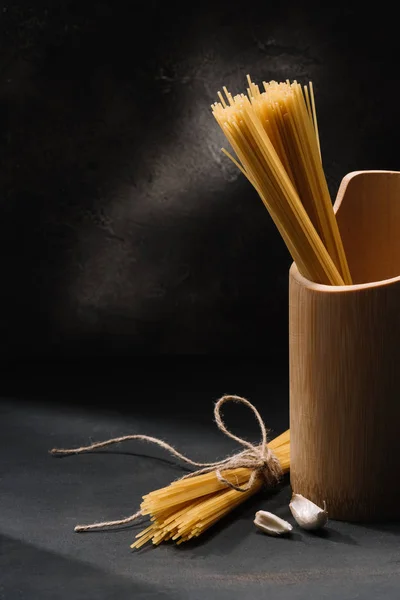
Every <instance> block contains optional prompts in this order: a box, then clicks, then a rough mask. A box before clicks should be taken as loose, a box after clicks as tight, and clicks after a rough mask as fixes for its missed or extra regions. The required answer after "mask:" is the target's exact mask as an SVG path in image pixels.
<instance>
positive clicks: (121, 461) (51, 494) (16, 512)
mask: <svg viewBox="0 0 400 600" xmlns="http://www.w3.org/2000/svg"><path fill="white" fill-rule="evenodd" d="M170 364H171V363H169V364H168V365H165V364H162V361H156V360H154V359H153V360H150V359H149V361H148V363H147V370H146V369H145V368H144V367H142V366H141V367H140V369H136V370H135V368H134V367H132V368H131V370H130V372H129V377H125V379H124V385H122V384H121V381H122V376H121V373H118V372H117V373H115V378H113V376H111V378H109V379H108V385H105V384H104V385H102V384H100V385H99V383H97V385H94V384H93V378H92V374H90V373H89V374H88V375H87V376H86V377H80V378H75V379H74V378H71V377H69V378H68V377H61V376H60V375H59V376H58V377H57V379H54V380H52V382H51V383H49V379H48V377H47V378H44V377H43V373H39V374H38V375H37V377H36V379H35V381H34V382H33V383H34V384H35V385H34V386H33V387H34V388H35V390H36V391H35V393H34V394H31V395H30V396H29V395H28V393H22V391H24V390H25V387H31V388H32V381H31V380H26V384H25V385H24V386H19V387H18V385H17V386H16V387H17V388H18V389H19V390H20V392H19V393H18V394H14V395H12V394H10V395H9V396H8V397H3V398H2V400H1V420H0V428H1V431H0V448H1V451H0V482H1V483H0V485H1V495H0V598H1V599H2V600H3V599H4V600H11V599H12V600H13V599H14V598H23V599H25V598H26V599H36V598H38V599H41V600H46V599H47V598H51V599H56V598H57V599H60V600H63V599H64V598H65V599H67V598H68V600H71V599H74V600H76V599H80V598H85V599H86V600H89V599H92V598H93V599H96V600H103V599H106V598H107V599H108V598H118V599H119V600H124V599H125V598H133V597H134V598H171V599H174V600H177V599H181V598H182V599H183V598H193V599H197V598H198V599H203V598H207V599H209V600H214V599H215V600H223V599H225V598H226V599H228V598H229V599H231V598H235V597H239V596H240V598H242V599H243V600H246V599H253V598H257V597H259V596H260V594H262V597H264V596H265V597H268V598H274V599H275V598H276V599H278V598H282V599H283V598H296V599H303V598H304V599H306V598H307V599H308V598H324V599H333V598H341V599H342V600H344V599H350V598H351V599H353V598H390V599H391V598H393V599H395V598H398V597H399V592H400V550H399V539H400V527H399V525H396V524H385V525H379V526H375V525H353V524H348V523H342V522H333V521H331V522H329V524H328V526H327V528H326V529H325V530H324V531H322V532H321V533H319V534H311V533H307V532H305V531H302V530H300V529H298V528H297V527H296V528H295V529H294V533H293V535H292V536H291V537H289V538H285V539H283V538H270V537H267V536H266V535H263V534H262V533H261V532H259V531H258V530H256V528H255V527H254V525H253V522H252V519H253V516H254V513H255V512H256V510H258V509H260V508H261V509H265V510H270V511H272V512H274V513H276V514H278V515H280V516H282V517H283V518H285V519H287V520H289V521H290V522H292V523H293V519H292V517H291V515H290V512H289V509H288V502H289V500H290V494H291V492H290V486H289V483H288V482H287V481H285V482H284V483H283V484H282V486H281V487H280V489H279V490H277V491H276V492H275V493H273V494H271V493H270V494H267V493H263V494H260V495H259V496H257V497H256V498H254V499H253V500H250V501H249V502H248V503H247V504H246V505H244V506H243V507H242V508H240V509H238V510H237V511H236V513H234V514H233V515H232V516H231V517H228V518H226V519H225V520H224V521H223V522H221V524H220V525H218V526H216V527H214V529H213V530H211V531H210V532H209V533H207V534H205V535H204V537H203V538H200V539H199V541H198V542H197V543H188V544H186V545H182V546H180V547H176V546H173V545H170V544H166V545H161V546H159V547H157V548H153V547H151V546H149V547H145V548H144V549H142V550H141V551H136V552H132V551H131V550H130V544H131V543H132V541H133V539H134V536H135V535H136V533H137V532H138V531H139V530H140V525H139V524H135V525H131V526H129V527H125V528H123V529H120V530H119V531H107V532H96V533H88V534H76V533H74V531H73V528H74V525H75V524H77V523H90V522H93V521H96V520H104V519H117V518H120V517H123V516H127V515H130V514H132V513H133V512H135V511H136V509H137V507H138V505H139V502H140V498H141V495H142V494H144V493H146V492H149V491H150V490H152V489H155V488H158V487H162V486H163V485H166V484H168V483H169V482H170V481H171V480H173V479H175V478H177V477H179V476H180V475H182V474H184V473H185V470H184V469H183V468H182V466H178V465H177V464H176V462H175V461H174V460H172V459H170V458H169V457H168V456H166V454H165V453H164V452H163V451H162V450H161V449H158V448H155V447H152V446H150V445H147V444H140V443H139V442H127V443H126V444H125V445H119V446H113V447H112V448H110V449H107V450H103V451H98V452H96V453H92V454H86V455H81V456H70V457H64V458H58V459H57V458H54V457H52V456H50V455H49V454H48V450H49V449H50V448H52V447H54V446H64V447H70V446H72V447H73V446H77V445H82V444H83V445H85V444H87V443H88V442H90V441H100V440H104V439H107V438H109V437H115V436H119V435H124V434H129V433H146V434H149V435H153V436H160V437H162V438H163V439H165V440H166V441H169V442H170V443H172V444H173V445H174V446H175V447H177V448H178V449H179V450H181V451H182V452H183V453H185V454H188V455H189V456H190V457H192V458H194V459H195V460H200V461H203V460H204V461H207V460H215V459H216V458H221V457H223V456H224V455H226V454H227V453H230V452H232V451H234V450H235V449H236V448H237V446H236V445H235V443H234V442H233V441H232V440H229V439H228V438H226V437H225V436H224V435H223V434H221V433H220V432H219V431H218V430H217V428H216V426H215V423H213V416H212V411H213V403H214V401H215V400H216V399H217V398H218V397H219V396H220V395H222V394H223V393H236V394H242V395H245V396H247V397H248V398H249V399H250V400H251V401H252V402H254V403H255V404H256V405H257V407H258V408H259V409H260V411H261V413H262V416H263V418H264V419H265V421H266V423H267V425H268V426H269V427H271V429H272V431H271V434H270V435H271V436H273V435H277V434H279V433H280V432H281V431H284V430H285V429H286V427H287V425H288V399H287V398H288V393H287V380H286V378H285V374H284V373H283V374H281V373H277V374H276V375H275V377H273V376H271V374H270V375H269V378H268V380H264V376H263V373H264V372H265V366H264V365H263V361H261V360H258V361H254V362H253V363H251V361H247V363H246V365H242V364H239V362H238V361H232V362H231V364H224V365H221V364H218V360H211V359H210V360H207V361H201V360H198V359H197V360H196V359H192V360H191V361H188V360H187V359H185V360H182V361H180V359H177V360H176V361H175V363H174V365H175V366H174V368H171V366H170ZM125 375H126V373H125ZM97 381H98V378H97ZM57 382H58V389H57V385H56V384H57ZM38 384H39V385H38ZM10 387H11V386H10ZM61 388H63V390H62V391H60V389H61ZM225 417H226V422H227V424H228V426H229V427H230V428H231V429H233V430H234V431H235V432H236V433H237V434H239V435H241V436H245V437H247V439H250V440H253V441H256V440H257V439H258V436H259V433H258V431H257V426H256V424H255V423H254V422H253V420H252V416H251V414H247V412H246V409H245V408H243V407H239V406H232V407H227V408H226V410H225Z"/></svg>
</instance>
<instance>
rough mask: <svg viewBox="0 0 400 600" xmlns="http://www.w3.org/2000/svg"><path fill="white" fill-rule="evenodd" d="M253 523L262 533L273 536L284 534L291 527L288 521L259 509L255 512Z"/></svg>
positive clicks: (290, 529)
mask: <svg viewBox="0 0 400 600" xmlns="http://www.w3.org/2000/svg"><path fill="white" fill-rule="evenodd" d="M254 525H256V527H258V529H261V531H263V532H264V533H267V534H268V535H275V536H276V535H284V534H285V533H289V532H290V531H292V529H293V527H292V526H291V524H290V523H288V522H287V521H284V520H283V519H281V518H280V517H277V516H276V515H274V514H273V513H270V512H268V511H266V510H259V511H257V512H256V516H255V519H254Z"/></svg>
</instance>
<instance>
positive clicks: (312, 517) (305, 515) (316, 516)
mask: <svg viewBox="0 0 400 600" xmlns="http://www.w3.org/2000/svg"><path fill="white" fill-rule="evenodd" d="M289 508H290V511H291V513H292V515H293V517H294V518H295V519H296V521H297V523H298V524H299V525H300V527H302V528H303V529H309V530H312V529H320V528H321V527H324V526H325V525H326V523H327V521H328V513H327V510H326V502H325V500H324V508H321V507H320V506H317V505H316V504H314V502H311V500H308V498H305V497H304V496H302V495H301V494H293V496H292V500H291V502H290V504H289Z"/></svg>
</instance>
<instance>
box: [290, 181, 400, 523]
mask: <svg viewBox="0 0 400 600" xmlns="http://www.w3.org/2000/svg"><path fill="white" fill-rule="evenodd" d="M334 210H335V212H336V216H337V220H338V224H339V229H340V232H341V235H342V239H343V244H344V248H345V251H346V255H347V259H348V263H349V267H350V272H351V275H352V278H353V285H348V286H341V287H336V286H327V285H320V284H316V283H313V282H311V281H309V280H307V279H306V278H304V277H303V276H301V275H300V273H299V271H298V270H297V267H296V264H295V263H293V265H292V267H291V269H290V272H289V354H290V435H291V441H290V444H291V449H290V451H291V459H290V460H291V483H292V487H293V492H294V493H298V494H303V495H304V496H306V497H307V498H309V499H310V500H312V501H313V502H315V503H317V504H318V505H320V506H321V505H322V503H323V501H324V500H325V501H326V503H327V509H328V513H329V516H330V517H331V518H333V519H340V520H349V521H377V520H388V519H398V518H399V516H400V482H399V469H400V352H399V349H400V173H399V172H392V171H359V172H355V173H350V174H349V175H347V176H346V177H345V178H344V179H343V181H342V184H341V187H340V189H339V192H338V195H337V199H336V202H335V206H334Z"/></svg>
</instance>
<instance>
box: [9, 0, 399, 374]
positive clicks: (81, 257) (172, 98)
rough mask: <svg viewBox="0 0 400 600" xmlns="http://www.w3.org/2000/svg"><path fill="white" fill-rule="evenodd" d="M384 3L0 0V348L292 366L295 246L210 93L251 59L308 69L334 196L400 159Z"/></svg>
mask: <svg viewBox="0 0 400 600" xmlns="http://www.w3.org/2000/svg"><path fill="white" fill-rule="evenodd" d="M380 7H381V8H382V10H380V11H379V14H376V13H377V12H378V11H371V12H368V11H367V10H362V11H360V10H359V7H358V6H357V5H355V4H352V3H346V4H345V5H343V6H341V4H340V3H339V4H336V3H332V4H329V5H328V6H325V5H324V3H321V6H318V3H316V2H315V3H312V2H308V3H307V2H306V3H304V2H303V3H296V2H285V3H277V2H274V3H271V2H268V1H263V2H259V1H258V0H256V1H255V2H249V3H246V4H245V5H244V4H243V3H240V4H239V3H238V5H237V6H235V3H233V5H232V3H227V2H219V1H215V2H212V3H211V2H201V3H197V4H195V5H193V4H190V3H182V4H181V5H175V4H172V5H171V4H170V3H162V2H154V1H153V0H149V1H146V2H144V3H141V4H140V9H139V8H137V9H136V10H135V9H134V7H133V5H131V6H129V7H124V6H123V4H122V2H112V1H110V0H100V1H99V2H96V3H92V2H86V3H85V2H72V1H66V0H59V1H56V2H51V3H49V2H40V1H36V2H31V3H14V2H10V3H4V4H3V5H2V6H1V8H0V78H1V86H0V120H1V122H0V138H1V147H0V163H1V170H0V271H1V282H2V285H1V293H0V334H1V337H0V339H1V345H0V348H1V354H2V356H3V357H8V358H16V359H21V358H27V359H29V360H32V359H33V358H44V359H46V358H49V357H52V358H60V359H62V358H65V357H67V358H70V357H75V358H76V357H77V358H80V357H83V358H87V357H100V356H103V357H105V358H108V357H119V358H121V357H130V356H132V355H143V354H145V355H149V354H150V355H153V354H199V353H202V354H222V355H226V354H241V355H243V354H245V355H249V354H251V353H254V352H262V353H263V355H269V359H270V360H271V361H273V362H274V363H276V364H284V363H285V362H286V354H287V271H288V267H289V265H290V257H289V255H288V252H287V250H286V248H285V246H284V245H283V242H282V241H281V239H280V237H279V235H278V233H277V232H276V231H275V229H274V226H273V224H272V222H271V220H270V218H269V215H268V214H267V212H266V211H265V209H264V207H263V206H262V203H261V201H260V200H259V198H258V197H257V195H256V193H255V192H254V191H253V190H252V189H251V187H250V185H249V184H247V182H246V181H245V180H244V178H243V177H242V176H240V175H238V173H237V171H236V170H235V168H234V167H233V166H231V164H230V163H229V161H228V159H226V158H225V157H224V156H223V155H222V154H221V153H220V146H221V144H222V143H223V142H224V140H223V137H222V133H221V132H220V131H219V129H218V126H217V124H216V123H215V122H214V119H213V117H212V115H211V113H210V103H211V102H213V101H214V100H215V99H216V92H217V90H218V89H220V88H221V86H222V85H223V84H226V85H227V86H228V87H229V88H230V89H232V91H241V90H243V88H244V86H245V75H246V73H247V72H250V73H251V75H252V77H253V78H254V79H255V80H256V81H260V80H261V79H267V80H268V79H271V78H275V79H286V78H298V79H299V80H300V81H301V82H307V81H308V80H309V79H312V80H313V82H314V85H315V89H316V98H317V108H318V113H319V123H320V130H321V138H322V148H323V156H324V163H325V169H326V174H327V178H328V181H329V185H330V189H331V192H332V195H333V196H334V195H335V194H336V191H337V188H338V185H339V183H340V180H341V178H342V177H343V176H344V175H345V174H346V173H347V172H349V171H352V170H357V169H369V168H383V169H397V168H398V150H397V140H398V134H399V127H400V121H399V119H400V117H399V114H400V113H399V111H398V109H397V103H398V91H399V79H398V54H399V53H398V49H399V46H398V32H397V30H396V23H395V19H391V18H390V14H389V13H388V11H387V10H384V8H383V7H382V6H381V5H380ZM258 343H260V348H258V347H257V344H258Z"/></svg>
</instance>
